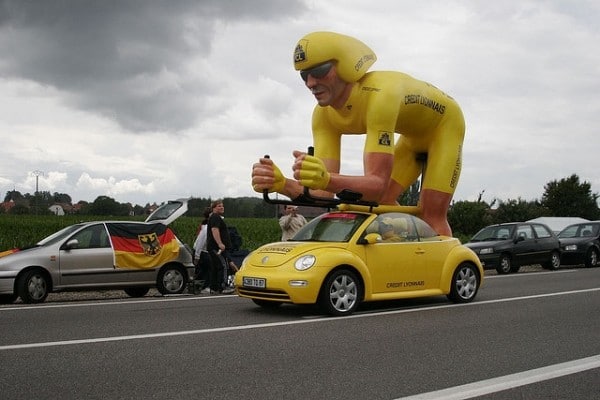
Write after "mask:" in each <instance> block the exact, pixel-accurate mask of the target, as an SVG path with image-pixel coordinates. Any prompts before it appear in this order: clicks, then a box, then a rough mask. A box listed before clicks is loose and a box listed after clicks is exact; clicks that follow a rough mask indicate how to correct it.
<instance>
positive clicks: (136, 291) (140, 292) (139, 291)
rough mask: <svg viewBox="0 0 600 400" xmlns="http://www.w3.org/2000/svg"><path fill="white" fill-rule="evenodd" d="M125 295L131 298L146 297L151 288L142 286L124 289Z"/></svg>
mask: <svg viewBox="0 0 600 400" xmlns="http://www.w3.org/2000/svg"><path fill="white" fill-rule="evenodd" d="M124 291H125V293H126V294H127V295H128V296H130V297H144V296H145V295H147V294H148V292H149V291H150V288H147V287H142V286H139V287H138V286H134V287H130V288H125V289H124Z"/></svg>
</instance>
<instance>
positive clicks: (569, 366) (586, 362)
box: [396, 354, 600, 400]
mask: <svg viewBox="0 0 600 400" xmlns="http://www.w3.org/2000/svg"><path fill="white" fill-rule="evenodd" d="M594 368H600V354H599V355H595V356H591V357H587V358H581V359H579V360H573V361H568V362H564V363H561V364H554V365H549V366H547V367H542V368H536V369H531V370H529V371H523V372H519V373H516V374H510V375H505V376H500V377H497V378H492V379H486V380H483V381H479V382H473V383H469V384H466V385H460V386H454V387H449V388H446V389H442V390H437V391H435V392H428V393H421V394H416V395H414V396H408V397H402V398H399V399H396V400H464V399H471V398H473V397H477V396H484V395H486V394H490V393H497V392H501V391H503V390H508V389H512V388H515V387H519V386H525V385H530V384H532V383H536V382H542V381H546V380H549V379H554V378H559V377H561V376H565V375H570V374H576V373H578V372H582V371H587V370H589V369H594Z"/></svg>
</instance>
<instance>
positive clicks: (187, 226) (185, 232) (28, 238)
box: [0, 214, 281, 251]
mask: <svg viewBox="0 0 600 400" xmlns="http://www.w3.org/2000/svg"><path fill="white" fill-rule="evenodd" d="M115 219H117V220H132V221H143V217H132V218H122V217H118V218H115ZM95 220H107V218H106V217H99V216H89V215H86V216H81V215H77V216H75V215H65V216H56V215H37V216H36V215H10V214H0V251H3V250H8V249H13V248H23V247H27V246H30V245H33V244H35V243H37V242H39V241H40V240H42V239H43V238H45V237H46V236H48V235H50V234H52V233H54V232H56V231H58V230H60V229H62V228H64V227H66V226H69V225H73V224H75V223H77V222H81V221H95ZM225 221H226V222H227V225H229V226H235V227H236V228H237V230H238V232H239V233H240V235H241V236H242V240H243V242H242V248H244V249H248V250H254V249H256V248H258V247H259V246H261V245H263V244H266V243H270V242H274V241H277V240H279V239H280V237H281V231H280V229H279V224H278V223H277V220H276V219H275V218H226V219H225ZM199 223H200V219H199V218H198V217H186V216H183V217H180V218H178V219H177V220H176V221H175V222H174V223H173V226H172V228H173V230H174V231H175V232H176V233H177V235H178V236H179V238H180V239H181V240H182V241H183V242H185V243H187V244H189V245H190V246H192V245H193V244H194V240H195V239H196V232H197V230H198V225H199Z"/></svg>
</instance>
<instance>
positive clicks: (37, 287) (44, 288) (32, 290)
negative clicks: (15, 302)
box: [17, 269, 50, 304]
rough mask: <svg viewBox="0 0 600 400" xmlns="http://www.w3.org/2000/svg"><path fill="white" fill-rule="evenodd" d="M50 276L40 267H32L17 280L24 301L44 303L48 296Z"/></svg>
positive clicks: (19, 292) (18, 289) (18, 291)
mask: <svg viewBox="0 0 600 400" xmlns="http://www.w3.org/2000/svg"><path fill="white" fill-rule="evenodd" d="M49 287H50V283H49V281H48V276H47V275H46V274H45V273H44V272H43V271H42V270H39V269H32V270H29V271H27V272H25V274H23V275H22V276H21V277H20V278H19V280H18V281H17V293H18V294H19V297H20V298H21V300H22V301H23V303H28V304H31V303H42V302H43V301H44V300H46V297H48V290H49Z"/></svg>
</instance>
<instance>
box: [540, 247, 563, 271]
mask: <svg viewBox="0 0 600 400" xmlns="http://www.w3.org/2000/svg"><path fill="white" fill-rule="evenodd" d="M543 267H544V268H545V269H549V270H551V271H556V270H557V269H558V268H559V267H560V254H558V251H553V252H552V254H550V259H549V260H548V261H547V262H546V263H545V264H544V265H543Z"/></svg>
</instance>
